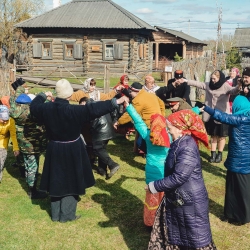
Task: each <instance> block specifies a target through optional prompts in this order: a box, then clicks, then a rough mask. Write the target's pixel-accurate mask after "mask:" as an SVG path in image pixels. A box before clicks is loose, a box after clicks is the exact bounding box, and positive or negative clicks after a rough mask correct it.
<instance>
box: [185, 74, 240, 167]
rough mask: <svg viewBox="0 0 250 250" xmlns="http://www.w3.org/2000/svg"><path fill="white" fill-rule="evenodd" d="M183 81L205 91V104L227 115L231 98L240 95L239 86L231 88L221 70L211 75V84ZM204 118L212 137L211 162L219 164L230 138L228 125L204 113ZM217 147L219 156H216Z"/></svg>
mask: <svg viewBox="0 0 250 250" xmlns="http://www.w3.org/2000/svg"><path fill="white" fill-rule="evenodd" d="M183 81H186V82H187V83H188V85H190V86H195V87H197V88H201V89H204V90H205V92H206V94H205V96H206V98H205V104H206V105H208V106H210V107H212V108H216V109H219V110H221V111H223V112H226V113H230V106H229V96H230V95H236V94H238V93H239V88H238V86H237V87H232V86H230V85H229V84H228V83H227V82H226V78H225V75H224V74H223V73H222V72H221V71H220V70H215V71H214V72H213V73H212V74H211V78H210V81H209V82H197V81H193V80H186V79H183ZM202 118H203V121H204V122H205V127H206V130H207V133H208V134H209V135H210V136H211V157H210V158H209V161H210V162H211V163H212V162H216V163H219V162H221V161H222V152H223V150H224V147H225V143H226V137H227V136H228V125H226V124H221V123H220V122H218V121H215V120H214V119H213V118H212V117H210V115H209V114H207V113H203V116H202ZM217 147H218V154H216V150H217Z"/></svg>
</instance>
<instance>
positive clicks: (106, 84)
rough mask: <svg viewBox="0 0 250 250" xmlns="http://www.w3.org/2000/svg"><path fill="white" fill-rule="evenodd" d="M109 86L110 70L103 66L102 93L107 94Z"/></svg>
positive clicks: (107, 66)
mask: <svg viewBox="0 0 250 250" xmlns="http://www.w3.org/2000/svg"><path fill="white" fill-rule="evenodd" d="M109 85H110V68H109V65H106V64H105V66H104V93H108V92H109Z"/></svg>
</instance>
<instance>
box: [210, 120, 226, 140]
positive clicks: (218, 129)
mask: <svg viewBox="0 0 250 250" xmlns="http://www.w3.org/2000/svg"><path fill="white" fill-rule="evenodd" d="M205 127H206V130H207V134H208V135H210V136H218V137H226V136H228V128H229V125H227V124H218V123H215V122H214V119H213V118H210V119H209V121H208V122H205Z"/></svg>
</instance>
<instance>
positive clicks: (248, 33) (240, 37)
mask: <svg viewBox="0 0 250 250" xmlns="http://www.w3.org/2000/svg"><path fill="white" fill-rule="evenodd" d="M234 42H235V47H238V48H249V47H250V28H236V29H235V33H234Z"/></svg>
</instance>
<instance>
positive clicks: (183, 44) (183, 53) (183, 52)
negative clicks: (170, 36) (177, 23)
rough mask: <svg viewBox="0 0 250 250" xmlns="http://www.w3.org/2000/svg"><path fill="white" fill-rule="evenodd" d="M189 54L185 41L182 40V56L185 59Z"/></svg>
mask: <svg viewBox="0 0 250 250" xmlns="http://www.w3.org/2000/svg"><path fill="white" fill-rule="evenodd" d="M186 56H187V47H186V43H185V41H182V58H183V59H185V58H186Z"/></svg>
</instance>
